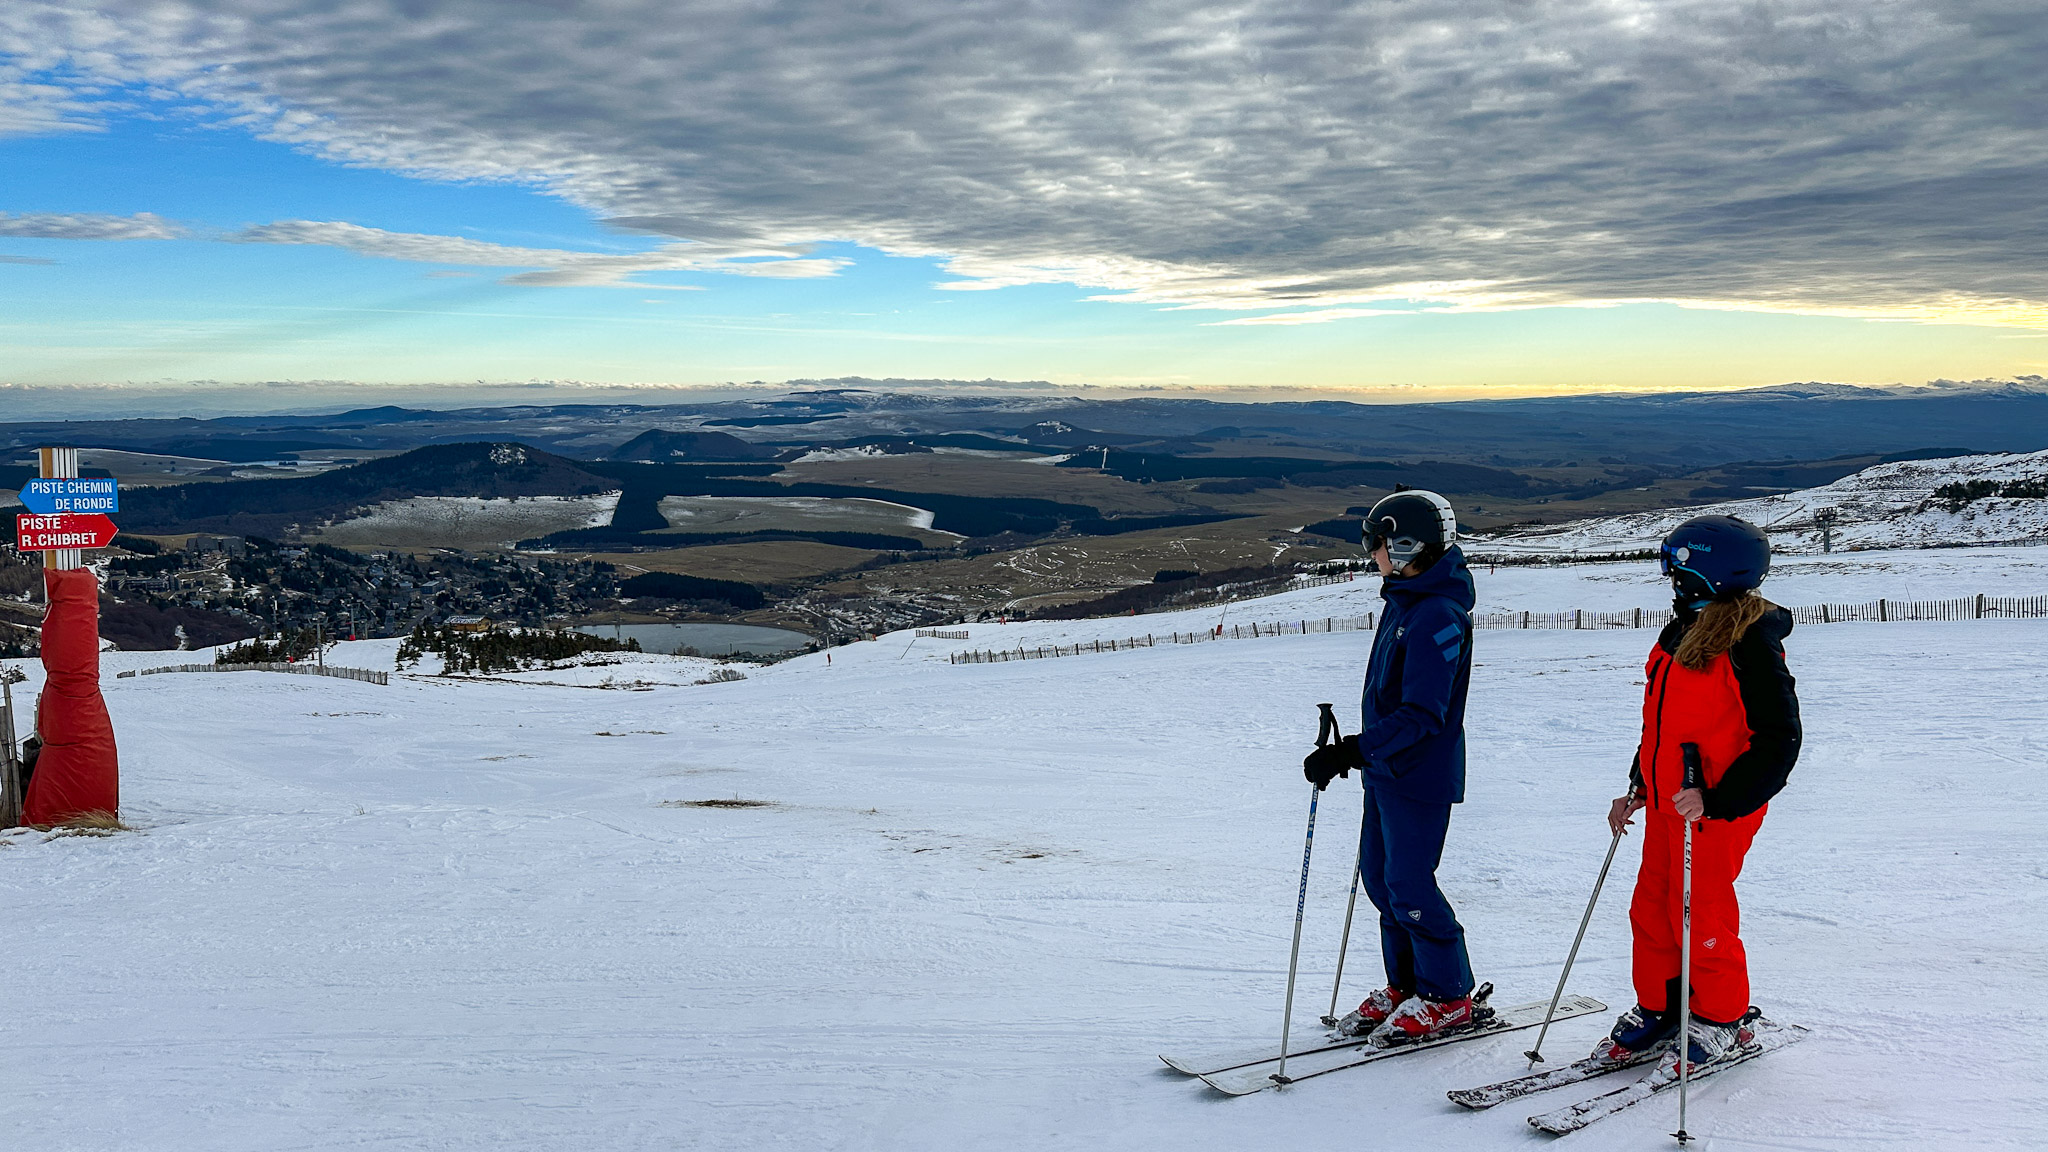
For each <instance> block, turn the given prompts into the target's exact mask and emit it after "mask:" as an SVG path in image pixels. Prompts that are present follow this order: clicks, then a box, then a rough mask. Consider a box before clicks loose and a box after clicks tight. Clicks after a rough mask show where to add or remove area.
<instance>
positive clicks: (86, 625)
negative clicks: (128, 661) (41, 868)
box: [22, 568, 121, 826]
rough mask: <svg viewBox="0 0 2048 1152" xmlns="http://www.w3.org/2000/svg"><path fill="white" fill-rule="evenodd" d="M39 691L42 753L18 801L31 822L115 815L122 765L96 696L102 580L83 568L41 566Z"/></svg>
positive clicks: (110, 725) (24, 817) (38, 728)
mask: <svg viewBox="0 0 2048 1152" xmlns="http://www.w3.org/2000/svg"><path fill="white" fill-rule="evenodd" d="M43 587H44V589H45V590H46V591H47V592H48V593H49V605H50V610H49V611H48V612H47V613H46V614H45V615H44V616H43V669H44V671H45V673H46V674H47V676H46V679H45V680H44V682H43V694H42V696H41V697H40V698H39V699H38V700H37V701H36V732H37V733H39V734H40V735H41V736H42V738H43V752H42V756H41V758H40V759H38V760H37V761H36V774H35V778H34V779H32V780H30V781H29V786H28V795H27V797H25V798H24V800H23V803H22V820H23V821H24V822H25V823H29V824H38V825H46V826H47V825H50V824H61V823H63V822H64V821H66V820H70V819H72V818H74V817H78V816H84V815H87V814H89V813H94V812H104V813H107V814H108V815H110V816H111V815H118V814H119V812H120V810H121V769H120V761H119V759H118V757H117V756H116V755H115V752H114V724H113V721H112V720H110V719H108V717H107V702H106V701H105V700H104V699H102V698H101V697H100V584H99V580H98V579H97V578H96V577H95V576H93V574H92V570H91V569H88V568H73V569H71V570H69V571H59V570H57V569H55V568H45V569H44V570H43Z"/></svg>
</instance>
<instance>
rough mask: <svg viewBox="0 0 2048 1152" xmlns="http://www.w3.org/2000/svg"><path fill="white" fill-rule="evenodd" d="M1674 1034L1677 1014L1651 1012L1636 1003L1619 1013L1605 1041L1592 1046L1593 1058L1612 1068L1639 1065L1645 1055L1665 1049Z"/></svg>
mask: <svg viewBox="0 0 2048 1152" xmlns="http://www.w3.org/2000/svg"><path fill="white" fill-rule="evenodd" d="M1677 1035H1678V1014H1677V1013H1675V1012H1652V1011H1650V1010H1649V1009H1648V1008H1645V1007H1643V1006H1642V1005H1640V1004H1638V1005H1636V1006H1635V1007H1633V1008H1631V1009H1629V1010H1628V1011H1626V1012H1623V1013H1622V1014H1621V1018H1620V1019H1618V1020H1616V1021H1615V1022H1614V1030H1613V1031H1611V1032H1609V1033H1608V1034H1607V1038H1606V1039H1604V1040H1602V1041H1600V1043H1598V1044H1596V1045H1594V1046H1593V1059H1595V1060H1600V1061H1604V1062H1606V1063H1609V1064H1614V1065H1623V1064H1635V1063H1640V1062H1641V1060H1642V1058H1643V1056H1644V1055H1645V1054H1646V1053H1649V1052H1654V1051H1656V1050H1657V1049H1659V1048H1663V1047H1665V1046H1666V1045H1668V1044H1670V1043H1671V1041H1672V1038H1673V1037H1675V1036H1677Z"/></svg>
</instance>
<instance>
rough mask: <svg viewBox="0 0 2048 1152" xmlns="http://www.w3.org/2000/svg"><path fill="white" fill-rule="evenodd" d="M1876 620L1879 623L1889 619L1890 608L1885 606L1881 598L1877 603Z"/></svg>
mask: <svg viewBox="0 0 2048 1152" xmlns="http://www.w3.org/2000/svg"><path fill="white" fill-rule="evenodd" d="M1877 618H1878V620H1879V621H1880V622H1884V621H1889V620H1890V619H1891V606H1890V605H1888V604H1886V603H1885V602H1884V599H1883V598H1882V597H1880V598H1879V599H1878V601H1877Z"/></svg>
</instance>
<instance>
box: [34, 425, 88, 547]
mask: <svg viewBox="0 0 2048 1152" xmlns="http://www.w3.org/2000/svg"><path fill="white" fill-rule="evenodd" d="M36 455H37V456H38V457H40V458H41V460H40V462H41V464H42V472H43V479H45V480H68V479H72V478H74V477H76V476H77V475H78V449H76V448H39V449H37V450H36ZM84 566H85V549H83V548H53V549H51V550H50V551H47V552H45V553H43V567H45V568H55V569H57V570H58V571H60V572H68V571H70V570H71V569H73V568H83V567H84Z"/></svg>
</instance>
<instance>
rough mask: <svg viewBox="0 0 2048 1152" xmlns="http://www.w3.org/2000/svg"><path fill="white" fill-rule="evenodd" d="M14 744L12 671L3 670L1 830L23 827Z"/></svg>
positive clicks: (0, 697)
mask: <svg viewBox="0 0 2048 1152" xmlns="http://www.w3.org/2000/svg"><path fill="white" fill-rule="evenodd" d="M20 747H21V746H20V745H19V744H16V743H15V742H14V680H13V677H12V669H8V670H6V671H0V828H14V827H17V826H19V825H20V824H21V759H20V753H19V752H18V749H19V748H20Z"/></svg>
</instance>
